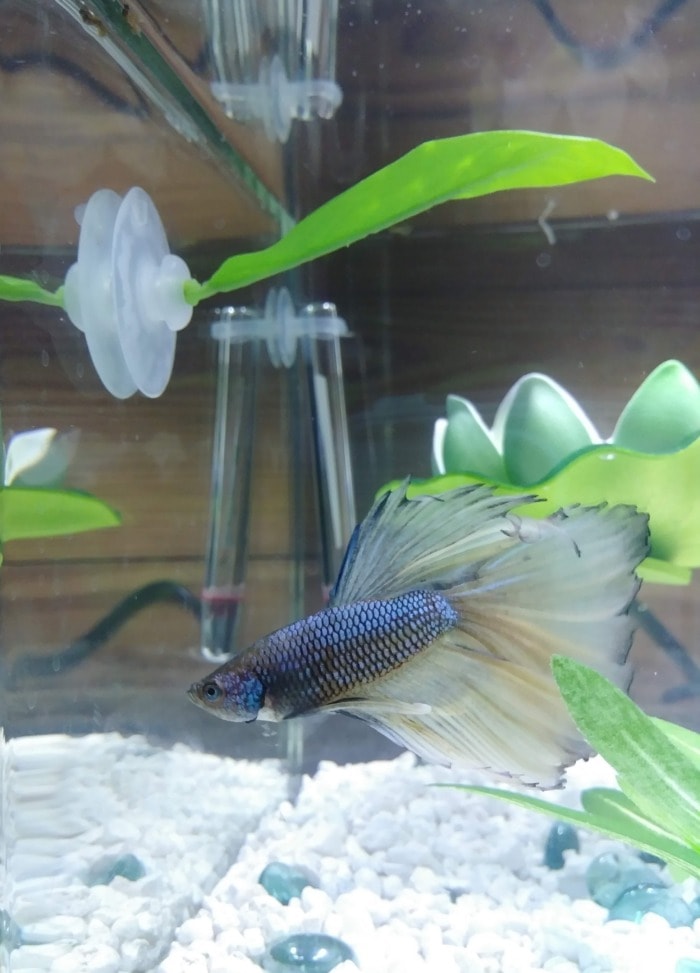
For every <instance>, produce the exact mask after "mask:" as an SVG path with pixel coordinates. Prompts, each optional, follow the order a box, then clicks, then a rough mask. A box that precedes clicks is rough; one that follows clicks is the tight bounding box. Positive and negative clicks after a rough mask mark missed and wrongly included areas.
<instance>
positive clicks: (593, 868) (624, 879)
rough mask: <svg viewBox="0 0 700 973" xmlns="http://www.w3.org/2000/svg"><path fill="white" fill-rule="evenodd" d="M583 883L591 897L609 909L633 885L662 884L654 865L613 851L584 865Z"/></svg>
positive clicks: (650, 886) (633, 886)
mask: <svg viewBox="0 0 700 973" xmlns="http://www.w3.org/2000/svg"><path fill="white" fill-rule="evenodd" d="M586 884H587V885H588V893H589V895H590V897H591V898H592V899H593V901H594V902H597V903H598V905H602V906H603V908H605V909H610V908H611V907H612V906H614V905H615V903H616V902H617V901H618V899H619V898H620V896H621V895H623V894H624V893H625V892H627V891H629V890H630V889H633V888H636V887H637V886H640V885H644V886H648V887H649V888H656V889H665V888H666V883H665V882H664V881H663V880H662V879H661V876H660V875H659V872H658V869H656V868H653V867H652V866H651V865H645V864H643V863H642V862H640V860H639V858H637V857H636V856H635V855H629V854H626V853H625V854H615V853H613V852H608V853H606V854H604V855H598V856H597V858H594V859H593V861H592V862H591V863H590V865H589V866H588V868H587V869H586ZM621 918H626V917H621Z"/></svg>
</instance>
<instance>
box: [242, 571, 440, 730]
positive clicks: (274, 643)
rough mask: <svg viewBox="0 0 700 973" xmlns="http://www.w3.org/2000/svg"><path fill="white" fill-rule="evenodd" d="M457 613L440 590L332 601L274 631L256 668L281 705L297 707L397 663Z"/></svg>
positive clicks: (343, 691)
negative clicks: (336, 602)
mask: <svg viewBox="0 0 700 973" xmlns="http://www.w3.org/2000/svg"><path fill="white" fill-rule="evenodd" d="M457 620H458V619H457V613H456V612H455V610H454V609H453V608H452V606H451V605H450V603H449V602H448V601H447V599H446V598H445V597H443V596H442V595H441V594H439V593H438V592H435V591H421V590H416V591H409V592H406V593H405V594H402V595H398V596H397V597H395V598H388V599H385V600H377V601H363V602H354V603H352V604H348V605H338V606H335V607H331V608H325V609H323V610H322V611H320V612H317V613H316V614H315V615H311V616H310V617H309V618H304V619H301V620H300V621H298V622H294V623H293V624H292V625H289V626H287V627H286V628H283V629H280V630H279V631H277V632H274V633H273V634H272V635H270V636H268V637H267V639H265V640H264V643H265V644H264V645H260V646H259V652H258V654H257V659H256V665H255V675H256V676H257V677H258V678H259V679H260V680H261V682H262V683H263V685H264V686H265V688H266V697H267V698H268V699H270V700H272V701H274V706H275V709H276V710H277V712H284V713H285V714H286V715H295V714H297V713H302V712H304V711H306V710H308V709H311V708H313V707H317V706H322V705H324V704H328V703H331V702H333V701H334V700H335V699H338V698H339V697H346V696H347V695H348V694H351V693H352V691H353V690H354V689H356V688H358V687H361V686H362V685H366V684H367V683H371V682H373V681H374V680H375V679H378V678H379V677H380V676H382V675H385V674H386V673H388V672H391V671H393V670H394V669H396V668H398V667H399V666H400V665H402V664H403V663H404V662H406V661H408V660H409V659H410V658H411V657H412V656H414V655H415V654H416V653H418V652H420V651H421V650H422V649H424V648H426V647H427V646H428V645H430V643H431V642H433V641H434V640H435V639H436V638H438V637H439V636H440V635H442V634H443V633H444V632H446V631H448V630H449V629H450V628H453V627H454V625H455V624H456V623H457Z"/></svg>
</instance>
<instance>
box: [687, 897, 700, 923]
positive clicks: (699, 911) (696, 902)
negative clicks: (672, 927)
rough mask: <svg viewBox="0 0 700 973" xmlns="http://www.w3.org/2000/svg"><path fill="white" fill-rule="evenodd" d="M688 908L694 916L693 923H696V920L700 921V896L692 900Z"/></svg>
mask: <svg viewBox="0 0 700 973" xmlns="http://www.w3.org/2000/svg"><path fill="white" fill-rule="evenodd" d="M688 908H689V909H690V911H691V912H692V914H693V921H695V920H696V919H700V895H698V896H697V897H696V898H694V899H691V901H690V902H689V904H688Z"/></svg>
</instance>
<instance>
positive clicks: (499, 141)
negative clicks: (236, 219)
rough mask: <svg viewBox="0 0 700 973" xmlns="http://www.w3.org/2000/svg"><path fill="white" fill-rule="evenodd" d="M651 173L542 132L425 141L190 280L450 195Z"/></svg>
mask: <svg viewBox="0 0 700 973" xmlns="http://www.w3.org/2000/svg"><path fill="white" fill-rule="evenodd" d="M613 175H621V176H636V177H639V178H642V179H651V176H649V174H648V173H646V172H645V171H644V170H643V169H642V168H640V166H638V165H637V163H636V162H635V161H634V160H633V159H632V158H630V156H629V155H627V153H626V152H623V151H622V149H618V148H615V147H614V146H612V145H608V144H607V143H606V142H601V141H599V140H598V139H590V138H580V137H577V136H570V135H550V134H547V133H542V132H522V131H503V132H475V133H472V134H470V135H460V136H456V137H454V138H446V139H438V140H435V141H431V142H424V143H423V144H422V145H419V146H417V147H416V148H415V149H412V150H411V151H410V152H408V153H406V155H404V156H402V157H401V158H399V159H397V160H396V161H395V162H392V163H390V164H389V165H387V166H384V168H382V169H379V170H378V171H377V172H374V173H372V175H370V176H368V177H367V178H366V179H363V180H361V181H360V182H359V183H357V185H355V186H352V187H351V188H350V189H348V190H346V191H345V192H343V193H341V194H340V195H339V196H336V197H334V198H333V199H331V200H330V201H329V202H327V203H325V204H324V205H323V206H321V207H319V208H318V209H317V210H314V212H312V213H310V214H309V215H308V216H307V217H305V218H304V219H303V220H301V221H300V222H299V223H297V224H296V226H294V227H293V228H292V229H291V230H290V231H289V232H288V233H287V234H285V236H283V237H282V239H281V240H279V241H278V242H277V243H274V244H273V245H272V246H270V247H267V248H266V249H265V250H259V251H257V252H255V253H243V254H240V255H238V256H235V257H230V258H229V259H228V260H226V261H224V263H223V264H222V265H221V267H219V269H218V270H217V271H216V272H215V273H214V274H213V275H212V276H211V277H210V278H209V280H208V281H205V282H204V283H202V284H200V283H198V282H197V281H194V280H193V281H188V282H187V283H186V284H185V297H186V299H187V300H188V301H189V302H190V303H191V304H197V303H198V302H199V301H201V300H203V299H204V298H206V297H211V296H212V295H214V294H219V293H221V292H222V291H230V290H235V289H236V288H239V287H244V286H246V285H247V284H252V283H254V282H255V281H258V280H263V279H264V278H266V277H271V276H272V275H273V274H279V273H281V272H282V271H285V270H290V269H291V268H292V267H298V266H299V265H300V264H302V263H306V262H307V261H309V260H315V259H316V258H318V257H321V256H323V255H324V254H327V253H332V252H333V251H334V250H338V249H340V248H341V247H346V246H348V245H349V244H351V243H354V242H355V241H356V240H361V239H362V238H363V237H366V236H368V235H369V234H371V233H377V232H379V231H380V230H384V229H386V228H387V227H389V226H393V225H395V224H396V223H400V222H402V221H403V220H406V219H409V218H410V217H412V216H415V215H416V214H417V213H422V212H424V211H425V210H427V209H430V208H431V207H433V206H436V205H438V204H439V203H444V202H447V201H448V200H451V199H473V198H475V197H477V196H486V195H488V194H489V193H495V192H499V191H501V190H506V189H524V188H534V187H539V186H564V185H567V184H569V183H574V182H583V181H585V180H588V179H599V178H601V177H603V176H613Z"/></svg>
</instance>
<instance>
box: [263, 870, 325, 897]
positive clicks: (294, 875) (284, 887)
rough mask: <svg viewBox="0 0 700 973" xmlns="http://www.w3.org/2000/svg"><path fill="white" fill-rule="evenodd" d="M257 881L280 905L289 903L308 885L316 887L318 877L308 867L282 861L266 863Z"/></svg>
mask: <svg viewBox="0 0 700 973" xmlns="http://www.w3.org/2000/svg"><path fill="white" fill-rule="evenodd" d="M258 882H259V883H260V884H261V885H262V887H263V888H264V889H265V891H266V892H268V893H269V894H270V895H271V896H272V897H273V898H275V899H277V901H278V902H281V903H282V905H289V903H290V902H291V901H292V899H293V898H295V897H296V896H299V895H301V892H302V889H305V888H306V887H307V886H308V885H311V886H312V887H313V888H318V879H317V878H316V876H315V875H314V874H313V873H312V872H310V871H309V869H308V868H304V867H303V866H302V865H286V864H285V863H284V862H270V864H269V865H266V866H265V868H263V870H262V872H261V873H260V878H259V879H258Z"/></svg>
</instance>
